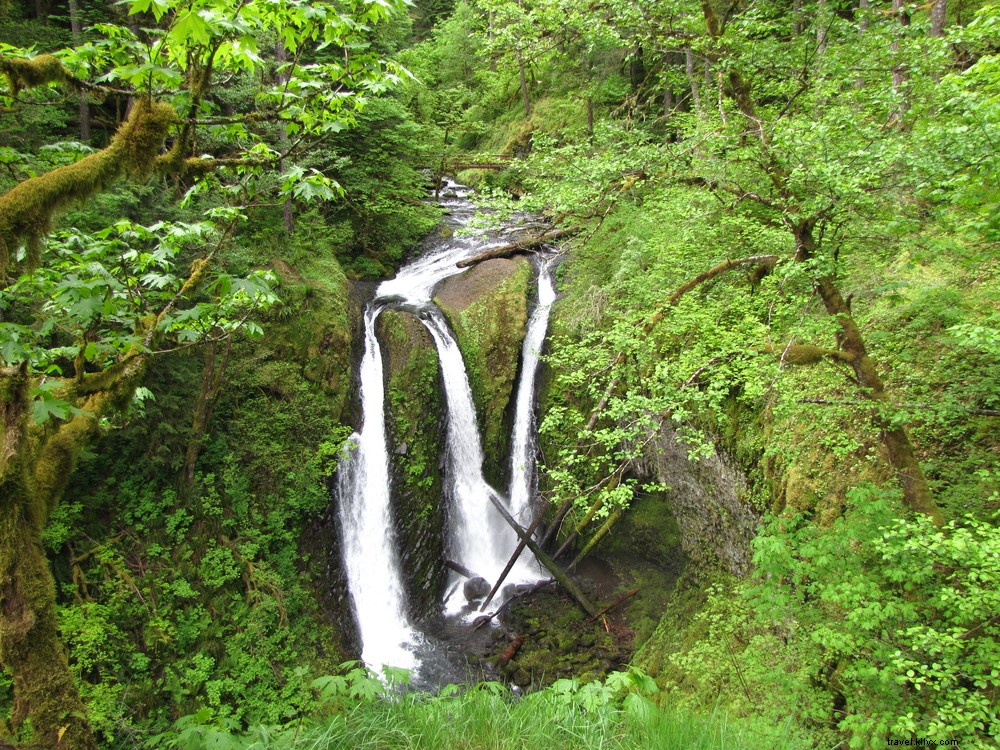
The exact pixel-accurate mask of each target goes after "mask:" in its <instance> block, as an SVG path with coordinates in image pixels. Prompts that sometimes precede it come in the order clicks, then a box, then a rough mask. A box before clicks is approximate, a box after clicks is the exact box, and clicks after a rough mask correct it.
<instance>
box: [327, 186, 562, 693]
mask: <svg viewBox="0 0 1000 750" xmlns="http://www.w3.org/2000/svg"><path fill="white" fill-rule="evenodd" d="M445 195H446V198H445V199H444V200H443V201H442V204H443V206H444V207H445V208H446V210H447V211H448V215H447V217H446V219H445V221H444V231H442V232H441V233H439V234H438V235H435V236H432V237H430V238H428V240H427V241H426V242H425V245H424V247H423V252H422V253H421V254H420V255H419V257H417V258H416V259H414V260H413V261H412V262H410V263H407V264H406V265H404V266H403V267H401V268H400V270H399V272H398V273H397V275H396V276H395V277H394V278H392V279H389V280H386V281H384V282H382V283H381V284H379V286H378V287H377V289H376V291H375V294H374V297H373V299H372V300H371V301H370V302H369V303H368V305H367V306H366V309H365V312H364V326H363V332H364V353H363V357H362V361H361V365H360V370H359V386H360V388H359V391H360V402H361V412H362V420H361V425H360V427H359V429H358V431H357V432H356V433H354V434H353V435H352V436H351V437H350V438H349V439H348V441H347V444H346V447H345V450H344V453H343V455H342V457H341V460H340V464H339V468H338V481H337V495H338V515H339V522H340V527H341V532H342V545H341V548H342V556H343V566H344V571H345V574H346V578H347V583H348V591H349V595H350V601H351V606H352V610H353V615H354V619H355V623H356V626H357V630H358V635H359V639H360V643H361V656H362V659H363V660H364V662H365V663H366V664H367V665H368V666H369V667H370V668H371V669H373V670H374V671H375V672H379V671H380V670H381V668H382V666H383V665H389V666H392V667H402V668H406V669H410V670H411V671H412V672H413V673H414V675H415V678H416V680H417V681H418V682H420V683H424V684H428V685H430V684H434V683H437V682H440V681H442V680H451V681H454V680H456V679H459V680H461V679H465V678H467V677H468V676H469V674H470V670H471V666H470V665H469V664H468V661H467V660H466V659H465V656H464V650H463V649H464V648H466V647H467V646H468V643H466V642H467V641H468V640H469V638H470V637H471V638H473V639H479V640H480V641H482V640H484V639H485V640H489V638H490V637H491V636H490V628H482V629H481V630H480V631H478V632H477V633H476V634H473V633H472V627H471V622H472V620H473V619H474V618H475V617H476V616H477V615H479V614H480V613H479V611H478V610H479V607H478V605H479V604H480V603H481V599H482V595H481V594H480V595H479V596H473V597H470V598H471V599H473V600H474V601H471V602H470V601H468V600H467V596H466V592H465V589H466V587H465V586H464V584H465V583H466V579H465V578H464V577H462V576H460V575H459V574H457V573H455V572H449V573H448V580H447V581H446V582H445V585H444V591H445V595H444V597H443V599H442V601H440V603H439V606H438V607H437V608H436V612H435V614H433V615H432V616H430V617H425V618H413V616H412V614H411V609H412V608H411V607H410V606H409V605H408V602H407V600H406V590H405V589H406V587H405V586H404V584H403V577H404V570H405V565H406V562H405V561H406V560H407V558H408V554H409V551H408V550H406V549H403V547H402V543H401V540H400V539H399V538H398V534H397V531H396V528H397V526H398V520H399V519H397V518H395V514H396V512H397V507H396V503H395V497H396V495H397V492H398V489H397V488H395V487H394V486H393V479H392V475H393V472H392V462H393V460H394V458H395V457H394V455H393V451H392V449H391V447H390V440H389V438H388V435H387V423H386V418H387V412H388V411H389V409H390V406H389V405H387V397H386V379H387V375H386V371H385V363H384V361H383V358H384V355H383V350H382V345H381V343H380V341H379V332H378V326H377V321H378V319H379V317H380V315H382V313H383V312H385V311H386V310H389V309H394V310H402V311H406V312H408V313H412V314H416V315H418V317H419V320H420V322H421V323H422V324H423V326H424V327H425V328H426V330H427V332H428V333H429V335H430V338H431V340H432V341H433V348H434V349H435V350H436V352H437V357H438V363H439V369H440V384H439V385H440V388H441V389H442V392H443V395H444V403H445V404H446V407H445V408H444V412H445V413H443V414H440V415H439V422H440V423H442V424H444V431H443V432H444V434H445V436H446V440H445V443H444V446H443V455H442V456H441V457H440V461H441V465H442V467H443V469H444V471H443V482H442V493H441V497H440V498H438V499H437V502H439V503H444V510H445V512H444V513H443V517H444V528H442V529H441V530H440V533H441V534H443V535H444V543H443V549H444V553H445V555H446V556H447V559H448V560H449V562H451V563H454V565H453V567H458V568H465V569H467V570H468V571H471V572H473V573H474V574H475V576H477V577H482V578H483V579H485V582H486V584H487V588H486V590H488V588H489V587H492V586H493V584H494V583H495V582H496V581H497V580H498V578H499V577H500V576H501V571H503V569H504V567H505V566H506V564H507V562H508V560H509V559H510V557H511V554H512V553H513V551H514V549H515V547H516V546H517V541H518V540H517V536H516V534H515V533H514V531H513V529H511V528H510V526H508V525H507V523H506V522H505V521H504V520H503V519H502V517H501V516H500V514H499V513H498V512H497V511H496V509H495V508H493V506H492V500H491V496H496V497H498V498H500V499H501V501H502V502H503V503H504V504H505V505H506V506H507V507H508V509H509V510H510V511H511V513H512V514H513V515H514V516H515V517H517V518H518V520H519V521H520V523H521V524H522V525H527V523H528V522H529V520H530V519H528V518H527V516H530V515H531V512H532V511H531V505H532V497H533V496H534V494H535V493H534V476H535V474H534V454H535V445H536V443H535V436H534V431H535V419H534V393H535V376H536V371H537V368H538V365H539V352H540V349H541V347H542V345H543V342H544V338H545V332H546V327H547V322H548V315H549V310H550V308H551V305H552V302H553V300H554V298H555V289H554V285H553V281H552V276H551V273H550V271H549V263H550V261H549V260H548V259H546V258H544V257H540V258H538V259H537V262H536V274H535V275H536V282H535V285H536V291H535V297H537V302H536V304H535V306H534V310H533V312H532V315H531V317H530V319H529V320H528V324H527V326H526V330H525V331H524V332H523V343H522V344H521V347H520V348H521V355H520V356H521V365H520V367H519V368H518V373H519V374H518V379H517V382H516V383H515V384H514V385H515V386H516V387H515V388H513V393H512V394H511V396H512V398H513V399H514V406H513V414H514V418H513V434H511V435H509V436H508V440H509V445H510V466H509V474H510V485H509V486H508V487H504V488H502V489H501V488H497V487H494V486H491V485H490V483H489V482H488V481H487V480H486V478H485V477H484V472H483V464H484V451H483V444H482V439H481V435H482V424H481V420H482V419H483V416H482V415H478V414H477V412H476V407H475V404H474V400H473V395H472V389H471V386H470V382H469V374H468V372H467V369H466V363H465V362H464V360H463V357H462V353H461V350H460V348H459V346H458V341H457V340H456V337H455V333H454V332H453V331H452V330H451V327H450V326H449V324H448V321H447V320H446V317H445V315H444V314H443V313H442V311H441V310H440V309H439V308H438V307H437V305H436V304H434V302H433V295H434V293H435V288H436V287H437V286H438V285H439V284H440V283H441V282H442V281H444V280H445V279H448V278H449V277H452V276H456V275H457V274H461V273H463V272H464V271H465V269H461V268H458V267H457V265H456V263H457V262H458V261H460V260H463V259H466V258H469V257H471V256H474V255H476V254H478V253H480V252H482V251H483V250H486V249H489V248H491V247H494V246H497V245H500V244H503V243H505V242H509V241H510V239H511V237H512V235H514V234H515V233H516V232H517V231H518V230H523V229H524V228H525V227H524V225H523V223H520V224H515V223H513V222H511V223H509V224H507V225H505V226H504V227H502V228H501V229H499V230H492V231H487V230H483V229H472V228H471V223H472V218H473V216H474V215H475V207H474V206H473V204H472V203H471V201H469V200H468V197H467V191H466V189H465V188H463V187H462V186H459V185H456V184H454V183H449V185H448V188H447V191H446V193H445ZM521 218H522V219H523V220H524V221H530V219H529V218H528V217H521ZM522 320H523V319H522ZM518 336H519V337H520V336H521V333H519V334H518ZM515 356H516V353H515V354H513V355H512V357H511V358H512V359H513V358H514V357H515ZM402 450H403V451H404V452H405V446H403V448H402ZM396 452H397V453H398V452H399V451H398V450H397V451H396ZM442 562H443V561H442ZM543 577H545V576H543V575H542V571H541V568H540V567H539V565H538V563H537V562H536V561H535V560H534V559H533V557H532V556H531V554H530V553H529V552H527V551H525V552H523V553H522V555H521V556H520V558H519V559H518V561H517V562H516V564H515V565H514V566H513V569H512V570H511V571H510V572H509V574H508V575H507V576H506V578H505V579H504V585H505V588H504V591H506V592H507V593H508V594H509V592H510V591H512V590H513V588H512V587H514V586H516V585H517V584H525V583H531V582H534V581H537V580H539V579H541V578H543ZM503 601H504V595H503V591H502V592H501V594H500V595H498V596H497V597H496V598H495V599H493V601H492V602H491V604H490V608H488V609H487V614H489V613H490V612H492V611H495V610H496V608H497V607H499V606H500V605H501V604H502V603H503ZM463 644H464V645H463Z"/></svg>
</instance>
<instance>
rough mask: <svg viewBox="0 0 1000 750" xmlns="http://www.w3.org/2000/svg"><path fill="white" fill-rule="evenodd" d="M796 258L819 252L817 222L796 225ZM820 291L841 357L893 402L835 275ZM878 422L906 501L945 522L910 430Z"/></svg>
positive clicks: (879, 396) (822, 281)
mask: <svg viewBox="0 0 1000 750" xmlns="http://www.w3.org/2000/svg"><path fill="white" fill-rule="evenodd" d="M795 244H796V260H798V261H807V260H809V259H811V258H813V257H815V255H816V250H817V247H816V241H815V238H814V237H813V222H812V221H804V222H802V223H800V224H799V225H798V226H796V227H795ZM816 293H817V294H818V295H819V297H820V299H821V300H822V301H823V305H824V307H826V311H827V312H828V313H829V314H830V316H831V317H833V318H834V319H835V320H836V321H837V325H838V326H839V327H840V333H839V336H838V338H839V339H840V351H841V352H843V354H844V355H845V356H844V357H842V358H841V359H843V360H844V361H846V362H848V363H849V364H850V366H851V369H852V370H853V371H854V377H855V379H856V381H857V383H858V386H859V387H860V388H861V390H862V392H863V393H864V395H865V396H866V397H867V398H869V399H871V400H872V401H873V402H874V403H875V404H876V408H878V407H879V406H882V405H888V404H889V396H888V394H886V392H885V383H883V382H882V378H881V377H880V376H879V374H878V368H877V366H876V363H875V361H874V360H873V359H872V358H871V356H870V355H869V354H868V348H867V347H866V346H865V341H864V338H863V337H862V336H861V330H860V329H859V328H858V324H857V323H856V322H855V320H854V317H853V316H852V315H851V310H850V307H849V306H848V304H847V301H846V300H845V299H844V297H843V295H842V294H841V293H840V288H839V287H838V286H837V282H836V279H835V278H834V276H832V275H826V276H822V277H821V278H819V279H817V280H816ZM875 421H876V424H877V426H878V428H879V431H880V433H881V437H882V444H883V446H884V447H885V451H886V457H887V458H888V460H889V465H890V466H891V467H892V469H893V471H894V472H895V473H896V476H897V477H898V478H899V482H900V484H901V485H902V488H903V500H904V501H905V502H906V504H907V505H908V506H909V507H910V508H911V509H912V510H914V511H915V512H917V513H923V514H924V515H927V516H929V517H930V518H931V519H932V520H933V521H934V522H935V523H937V524H942V523H944V517H943V516H942V515H941V510H940V508H938V505H937V503H936V502H935V500H934V495H933V493H932V492H931V489H930V485H928V484H927V478H926V477H925V476H924V472H923V470H922V469H921V468H920V462H919V461H917V456H916V454H915V453H914V451H913V444H912V443H911V442H910V438H909V436H908V435H907V433H906V430H905V429H904V428H903V427H901V426H899V425H894V424H892V423H891V422H890V420H889V419H888V418H887V417H886V416H885V414H883V413H881V412H879V411H876V414H875Z"/></svg>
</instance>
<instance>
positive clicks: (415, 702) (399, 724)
mask: <svg viewBox="0 0 1000 750" xmlns="http://www.w3.org/2000/svg"><path fill="white" fill-rule="evenodd" d="M345 666H350V665H345ZM390 676H391V677H394V678H395V679H400V678H402V679H404V680H405V677H406V675H405V673H404V674H393V675H390ZM313 687H314V688H315V689H316V690H317V691H318V692H319V694H320V698H321V701H322V702H323V705H324V706H325V710H326V712H328V713H330V714H332V718H328V719H325V720H322V721H319V722H316V723H310V724H307V725H305V726H302V725H299V726H296V727H294V728H288V729H285V730H278V729H268V728H263V727H261V728H258V729H257V730H255V732H253V733H251V734H249V735H246V736H242V737H239V736H233V735H231V734H229V733H228V732H225V731H222V730H219V729H214V728H211V727H208V726H205V725H204V724H203V723H201V722H200V721H199V717H185V718H184V719H181V720H180V721H178V722H177V725H176V729H177V731H178V733H177V735H176V736H175V737H174V738H172V739H171V740H170V741H169V744H168V746H169V747H178V748H184V750H202V749H203V748H204V749H205V750H208V748H218V750H265V749H266V748H274V749H275V750H277V749H278V748H333V747H351V748H427V749H428V750H431V749H432V748H441V750H445V749H446V748H454V747H463V748H518V747H537V748H542V749H543V750H546V749H548V748H552V749H553V750H555V749H556V748H567V749H568V748H620V749H621V750H625V749H626V748H636V750H638V749H639V748H663V749H664V750H668V749H670V748H678V749H679V748H691V749H692V750H699V749H701V748H705V749H706V750H708V748H717V749H718V750H723V749H725V748H737V747H765V746H766V747H769V748H776V749H777V750H783V749H784V748H789V749H791V748H800V747H806V746H807V745H805V744H803V743H802V742H800V741H799V740H797V739H796V738H794V737H790V736H788V727H787V726H781V725H778V726H774V725H768V724H766V723H763V722H760V723H758V722H751V721H745V720H744V721H739V720H732V721H731V720H729V719H728V718H727V717H726V716H725V715H724V714H721V713H716V714H712V715H709V714H705V715H697V714H691V713H683V714H681V713H674V712H671V711H666V712H664V711H662V710H661V709H659V708H658V707H657V706H656V704H655V703H654V702H653V698H655V697H656V694H657V693H658V688H657V687H656V683H655V682H654V681H653V680H652V679H651V678H650V677H649V676H647V675H645V674H643V673H642V672H639V671H629V672H616V673H612V674H611V675H609V676H608V678H607V680H605V681H603V682H591V683H584V684H581V683H580V682H579V681H578V680H568V679H566V680H559V681H558V682H556V683H555V684H553V685H552V686H551V687H550V688H547V689H546V690H542V691H539V692H535V693H531V694H529V695H526V696H523V697H517V696H514V695H512V694H511V693H510V691H509V689H508V688H507V687H506V686H504V685H502V684H500V683H496V682H487V683H481V684H478V685H475V686H470V687H469V688H468V689H465V690H463V689H460V688H458V687H456V686H449V687H448V688H445V689H444V690H443V691H442V692H441V693H440V694H439V695H436V696H428V695H423V694H419V693H408V694H403V695H399V694H393V693H391V692H390V693H387V692H386V688H385V685H384V684H383V683H382V682H380V681H379V680H378V679H376V678H375V677H373V676H372V675H371V674H370V673H368V672H366V671H365V670H364V669H359V668H355V669H353V670H351V671H349V672H347V673H346V674H345V675H343V676H327V677H321V678H319V679H318V680H316V681H315V682H314V683H313Z"/></svg>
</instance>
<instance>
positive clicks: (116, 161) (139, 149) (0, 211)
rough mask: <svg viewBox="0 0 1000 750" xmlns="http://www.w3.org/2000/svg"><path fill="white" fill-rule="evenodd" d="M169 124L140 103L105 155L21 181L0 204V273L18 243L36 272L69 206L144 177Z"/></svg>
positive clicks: (156, 109)
mask: <svg viewBox="0 0 1000 750" xmlns="http://www.w3.org/2000/svg"><path fill="white" fill-rule="evenodd" d="M35 59H36V60H37V59H39V58H35ZM8 62H9V61H8ZM175 122H177V115H176V113H175V112H174V110H173V108H172V107H171V106H170V105H169V104H163V103H159V102H152V101H150V100H148V99H146V100H142V101H140V102H139V103H138V104H136V105H135V107H133V109H132V112H131V114H130V115H129V118H128V120H126V121H125V122H124V123H123V124H122V126H121V127H120V128H119V129H118V132H117V133H115V137H114V138H113V139H112V141H111V144H110V145H109V146H108V147H107V148H106V149H104V150H103V151H98V152H97V153H94V154H90V155H89V156H85V157H84V158H83V159H81V160H80V161H78V162H76V163H74V164H69V165H67V166H65V167H59V168H58V169H53V170H52V171H51V172H46V173H45V174H42V175H39V176H38V177H32V178H31V179H28V180H25V181H24V182H22V183H20V184H19V185H17V186H16V187H14V188H13V189H12V190H11V191H10V192H8V193H7V194H6V195H4V196H3V197H2V198H0V271H2V270H5V269H6V268H8V267H9V266H10V265H11V254H12V253H13V252H14V251H15V250H16V249H17V247H18V246H19V245H20V244H22V243H23V244H24V245H25V246H26V248H27V251H28V257H27V264H28V266H29V267H34V266H37V265H38V262H39V259H40V254H41V238H42V237H43V236H44V235H45V234H46V233H47V232H48V231H49V228H50V226H51V222H52V217H53V216H54V215H55V214H56V213H57V212H58V211H60V210H62V209H63V208H65V207H66V206H68V205H69V204H71V203H72V202H74V201H83V200H86V199H87V198H89V197H90V196H91V195H93V194H94V193H96V192H99V191H101V190H103V189H104V188H105V187H107V185H108V184H109V183H110V182H111V181H112V180H114V179H115V178H117V177H118V176H119V175H120V174H121V173H122V172H128V173H129V174H131V175H133V176H136V177H146V176H148V175H149V173H150V171H151V170H152V167H153V162H154V160H155V159H156V157H157V156H158V155H159V153H160V151H161V150H162V148H163V141H164V139H165V138H166V136H167V131H168V129H169V127H170V126H171V125H172V124H173V123H175Z"/></svg>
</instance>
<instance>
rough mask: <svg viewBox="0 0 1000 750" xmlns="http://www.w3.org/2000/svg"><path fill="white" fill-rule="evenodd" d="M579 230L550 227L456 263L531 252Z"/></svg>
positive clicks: (471, 262) (466, 264)
mask: <svg viewBox="0 0 1000 750" xmlns="http://www.w3.org/2000/svg"><path fill="white" fill-rule="evenodd" d="M579 231H580V230H579V229H578V228H576V227H572V228H569V229H550V230H548V231H546V232H542V233H541V234H533V235H531V236H529V237H525V238H524V239H521V240H516V241H514V242H508V243H507V244H506V245H499V246H497V247H493V248H490V249H489V250H484V251H483V252H481V253H479V254H477V255H473V256H472V257H471V258H466V259H465V260H460V261H458V263H456V264H455V265H456V266H458V267H459V268H468V267H469V266H474V265H476V264H477V263H482V262H483V261H484V260H493V259H494V258H510V257H511V256H514V255H518V254H519V253H530V252H532V251H534V250H537V249H538V248H540V247H542V246H543V245H547V244H549V243H550V242H555V241H556V240H561V239H563V238H565V237H572V236H573V235H574V234H577V233H579Z"/></svg>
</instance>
